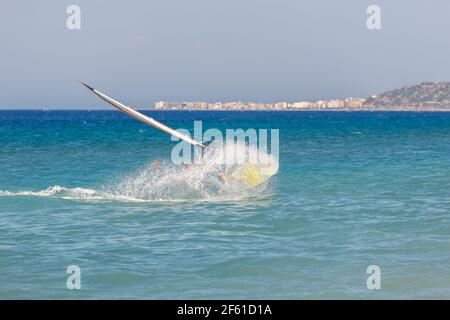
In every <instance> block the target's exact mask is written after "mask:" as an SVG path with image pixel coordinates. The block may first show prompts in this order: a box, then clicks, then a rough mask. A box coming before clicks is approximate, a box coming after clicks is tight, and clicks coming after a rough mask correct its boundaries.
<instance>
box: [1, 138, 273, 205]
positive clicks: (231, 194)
mask: <svg viewBox="0 0 450 320" xmlns="http://www.w3.org/2000/svg"><path fill="white" fill-rule="evenodd" d="M235 147H236V146H235V145H225V147H224V148H222V147H220V148H215V147H214V146H211V147H210V148H211V150H210V152H209V153H208V157H207V158H206V161H204V162H203V163H200V164H195V165H192V164H191V165H185V164H182V165H175V164H173V163H172V162H170V161H166V162H163V163H162V164H161V165H160V166H152V165H148V166H146V167H144V168H142V169H140V170H138V171H137V172H134V173H131V174H127V175H124V176H123V177H121V178H117V179H116V180H115V181H114V182H110V183H107V184H105V185H103V186H101V187H100V188H98V190H94V189H87V188H65V187H61V186H52V187H49V188H47V189H45V190H41V191H37V192H34V191H19V192H10V191H1V190H0V196H38V197H55V198H63V199H73V200H98V201H102V200H106V201H126V202H147V201H177V200H181V201H187V200H213V201H214V200H219V201H222V200H238V199H242V198H246V197H249V196H261V195H263V194H264V192H266V191H267V188H268V184H267V183H264V184H262V185H260V186H257V187H254V188H249V187H246V186H245V185H243V184H239V183H233V184H228V183H224V182H223V181H221V179H220V177H219V175H218V174H219V173H220V172H223V173H225V174H227V173H229V172H231V171H232V170H234V169H235V168H236V166H237V164H236V163H235V162H234V161H230V159H231V158H230V157H226V153H227V152H228V153H229V152H234V150H236V149H234V148H235ZM239 150H243V152H245V154H246V156H248V158H249V159H250V158H251V157H254V156H255V153H257V152H258V149H257V148H254V147H251V146H245V148H243V149H239ZM259 156H260V158H261V155H259ZM267 157H269V158H267ZM263 159H264V161H267V160H268V159H269V160H270V161H274V159H273V158H270V156H268V155H263Z"/></svg>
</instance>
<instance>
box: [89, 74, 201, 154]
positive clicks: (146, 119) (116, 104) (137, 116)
mask: <svg viewBox="0 0 450 320" xmlns="http://www.w3.org/2000/svg"><path fill="white" fill-rule="evenodd" d="M81 84H82V85H84V86H85V87H86V88H88V89H89V90H91V91H92V92H94V93H95V94H96V95H97V96H98V97H99V98H101V99H102V100H105V101H106V102H108V103H109V104H110V105H112V106H113V107H115V108H116V109H118V110H119V111H121V112H123V113H125V114H127V115H129V116H130V117H133V118H135V119H136V120H139V121H141V122H144V123H146V124H148V125H150V126H152V127H155V128H157V129H159V130H162V131H164V132H167V133H168V134H171V135H173V136H174V137H177V138H180V139H181V140H184V141H186V142H188V143H190V144H193V145H194V146H199V147H202V148H204V147H205V145H203V144H202V143H200V142H198V141H196V140H194V139H192V138H191V137H189V136H187V135H185V134H183V133H181V132H178V131H177V130H174V129H172V128H170V127H168V126H166V125H164V124H162V123H161V122H158V121H156V120H155V119H153V118H150V117H148V116H146V115H144V114H142V113H140V112H139V111H136V110H135V109H133V108H130V107H128V106H126V105H124V104H123V103H120V102H119V101H116V100H114V99H113V98H110V97H108V96H107V95H106V94H104V93H101V92H100V91H98V90H96V89H94V88H92V87H90V86H88V85H87V84H85V83H83V82H81Z"/></svg>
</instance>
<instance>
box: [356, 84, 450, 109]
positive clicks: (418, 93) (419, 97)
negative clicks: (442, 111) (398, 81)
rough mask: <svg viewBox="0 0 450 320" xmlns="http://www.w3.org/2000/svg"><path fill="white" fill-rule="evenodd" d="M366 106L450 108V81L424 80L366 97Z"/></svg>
mask: <svg viewBox="0 0 450 320" xmlns="http://www.w3.org/2000/svg"><path fill="white" fill-rule="evenodd" d="M364 105H366V106H378V107H394V106H409V107H435V108H437V107H439V108H450V82H422V83H420V84H417V85H412V86H405V87H402V88H399V89H395V90H391V91H387V92H384V93H382V94H380V95H378V96H375V97H371V98H368V99H366V101H365V102H364Z"/></svg>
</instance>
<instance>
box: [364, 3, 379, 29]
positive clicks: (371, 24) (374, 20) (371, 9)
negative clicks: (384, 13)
mask: <svg viewBox="0 0 450 320" xmlns="http://www.w3.org/2000/svg"><path fill="white" fill-rule="evenodd" d="M366 13H367V14H368V15H369V16H368V17H367V20H366V26H367V29H369V30H381V8H380V6H378V5H376V4H372V5H370V6H368V7H367V10H366Z"/></svg>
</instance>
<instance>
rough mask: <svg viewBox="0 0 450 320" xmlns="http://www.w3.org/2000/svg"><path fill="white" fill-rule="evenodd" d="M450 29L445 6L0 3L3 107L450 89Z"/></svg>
mask: <svg viewBox="0 0 450 320" xmlns="http://www.w3.org/2000/svg"><path fill="white" fill-rule="evenodd" d="M372 4H375V5H378V6H379V7H380V9H381V29H380V30H369V29H368V28H367V25H366V20H367V18H368V17H369V15H368V14H367V13H366V10H367V7H368V6H369V5H372ZM69 5H78V6H79V8H80V9H81V19H80V21H81V29H79V30H70V29H68V28H67V25H66V20H67V19H68V18H69V16H70V14H67V12H66V10H67V7H68V6H69ZM449 31H450V1H448V0H433V1H432V2H429V1H423V0H396V1H392V0H384V1H383V0H370V1H366V0H342V1H335V0H327V1H325V0H314V1H313V0H309V1H301V0H146V1H145V0H142V1H141V0H128V1H118V0H71V1H61V0H42V1H25V0H0V41H1V42H0V45H1V47H0V48H1V50H0V108H1V109H15V108H49V109H51V108H55V109H56V108H58V109H63V108H65V109H74V108H108V107H107V106H106V104H105V103H103V102H102V101H101V100H99V99H98V98H96V97H95V96H93V95H92V94H90V93H89V92H88V91H87V90H86V89H84V88H82V87H81V86H80V84H79V83H77V80H82V81H85V82H87V83H88V84H90V85H92V86H93V87H95V88H97V89H99V90H100V91H102V92H104V93H106V94H108V95H110V96H112V97H114V98H116V99H117V100H119V101H122V102H124V103H126V104H128V105H131V106H136V107H152V106H153V104H154V102H155V101H159V100H165V101H210V102H213V101H222V102H225V101H236V100H241V101H256V102H277V101H289V102H294V101H303V100H319V99H332V98H339V99H340V98H345V97H368V96H371V95H374V94H379V93H381V92H383V91H386V90H391V89H395V88H398V87H401V86H404V85H410V84H415V83H419V82H422V81H450V62H449V59H450V41H448V37H449Z"/></svg>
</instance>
